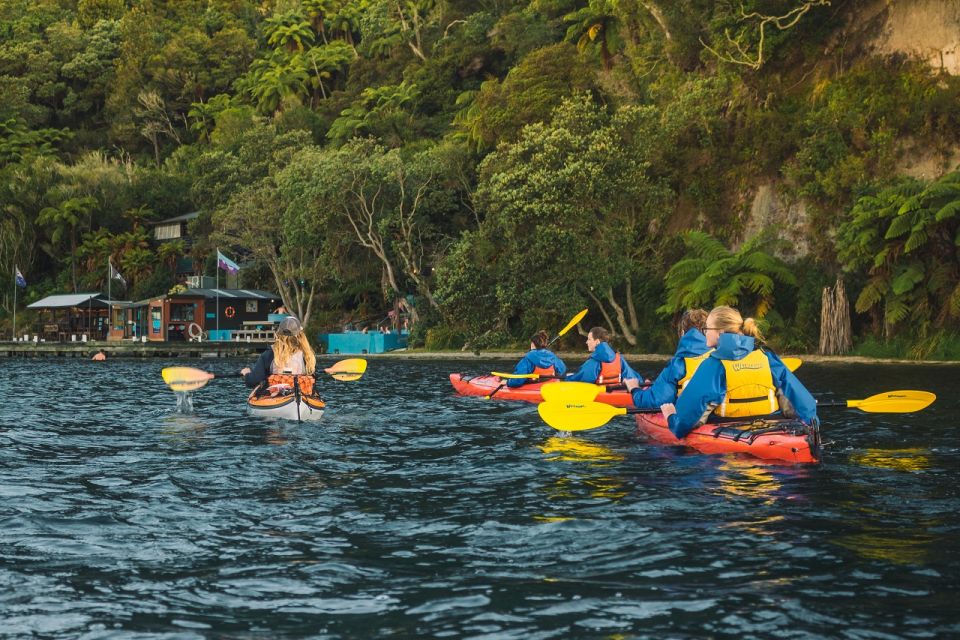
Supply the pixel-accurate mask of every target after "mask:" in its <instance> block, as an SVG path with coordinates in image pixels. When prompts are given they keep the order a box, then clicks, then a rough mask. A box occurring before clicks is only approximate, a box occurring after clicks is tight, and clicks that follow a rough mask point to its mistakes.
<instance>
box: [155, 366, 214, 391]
mask: <svg viewBox="0 0 960 640" xmlns="http://www.w3.org/2000/svg"><path fill="white" fill-rule="evenodd" d="M160 375H161V377H163V381H164V382H166V383H167V386H168V387H170V388H171V389H173V390H174V391H196V390H197V389H200V388H201V387H204V386H206V384H207V383H208V382H210V381H211V380H213V374H212V373H207V372H206V371H202V370H200V369H194V368H193V367H167V368H165V369H163V370H162V371H161V372H160Z"/></svg>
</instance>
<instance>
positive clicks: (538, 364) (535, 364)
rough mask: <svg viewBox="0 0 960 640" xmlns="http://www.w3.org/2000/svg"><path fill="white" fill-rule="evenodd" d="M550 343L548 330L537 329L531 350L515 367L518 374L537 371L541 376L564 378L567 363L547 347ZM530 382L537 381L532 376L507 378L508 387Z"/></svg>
mask: <svg viewBox="0 0 960 640" xmlns="http://www.w3.org/2000/svg"><path fill="white" fill-rule="evenodd" d="M549 343H550V336H549V335H548V334H547V332H546V331H543V330H540V331H537V332H536V333H535V334H533V336H532V337H531V338H530V351H528V352H527V355H525V356H523V358H521V360H520V362H518V363H517V366H515V367H514V368H513V372H514V373H516V374H521V375H522V374H527V373H536V374H539V375H540V376H546V377H549V378H553V377H559V378H562V377H563V376H564V375H565V374H566V373H567V365H565V364H564V363H563V360H561V359H560V358H559V357H558V356H557V355H556V354H555V353H554V352H553V351H550V350H549V349H547V345H548V344H549ZM528 382H537V380H535V379H530V378H526V379H525V378H516V379H510V380H507V386H508V387H522V386H523V385H524V384H526V383H528Z"/></svg>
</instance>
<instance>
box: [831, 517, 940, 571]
mask: <svg viewBox="0 0 960 640" xmlns="http://www.w3.org/2000/svg"><path fill="white" fill-rule="evenodd" d="M861 526H862V528H863V533H856V534H852V535H848V536H839V537H837V538H836V539H835V540H834V542H836V543H837V544H838V545H840V546H841V547H844V548H846V549H849V550H851V551H853V552H855V553H856V554H857V555H860V556H863V557H864V558H868V559H870V560H883V561H886V562H892V563H894V564H900V565H907V564H918V563H922V562H926V561H927V559H928V557H929V553H930V548H931V544H932V543H933V542H934V541H935V540H936V536H934V535H932V534H929V533H927V532H926V531H925V530H924V529H925V528H926V527H925V526H924V525H923V524H921V523H917V524H916V526H915V527H913V526H906V527H894V526H890V525H887V526H884V525H879V526H878V525H873V524H870V523H865V524H862V525H861Z"/></svg>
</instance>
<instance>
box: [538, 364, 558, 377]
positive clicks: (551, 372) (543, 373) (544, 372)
mask: <svg viewBox="0 0 960 640" xmlns="http://www.w3.org/2000/svg"><path fill="white" fill-rule="evenodd" d="M533 372H534V373H535V374H537V375H538V376H540V377H541V378H543V377H548V378H556V377H557V369H556V367H554V366H553V365H550V366H549V367H534V368H533Z"/></svg>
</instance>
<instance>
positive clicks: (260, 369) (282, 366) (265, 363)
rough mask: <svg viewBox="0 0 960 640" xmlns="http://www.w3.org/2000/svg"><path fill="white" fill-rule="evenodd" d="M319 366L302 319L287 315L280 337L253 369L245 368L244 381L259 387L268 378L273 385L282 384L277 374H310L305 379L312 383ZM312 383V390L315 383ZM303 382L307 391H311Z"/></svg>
mask: <svg viewBox="0 0 960 640" xmlns="http://www.w3.org/2000/svg"><path fill="white" fill-rule="evenodd" d="M316 366H317V356H316V355H315V354H314V352H313V348H312V347H311V346H310V342H309V341H308V340H307V335H306V333H304V331H303V327H302V326H301V325H300V321H299V320H297V319H296V318H295V317H293V316H287V317H286V318H284V319H283V320H281V321H280V324H279V325H278V326H277V337H276V339H275V340H274V342H273V345H271V346H270V347H268V348H267V350H266V351H264V352H263V353H261V354H260V357H259V358H258V359H257V362H256V364H254V365H253V369H250V367H244V368H243V369H241V370H240V374H241V375H243V382H244V383H245V384H246V385H247V386H248V387H256V386H258V385H260V384H262V383H263V381H264V380H266V381H267V382H269V383H270V384H271V385H272V384H280V383H281V381H279V380H276V381H275V380H271V378H274V377H284V380H285V377H287V376H306V378H305V380H304V382H306V381H307V380H309V381H310V382H312V376H313V372H314V370H315V369H316ZM307 384H309V388H310V389H311V390H312V389H313V385H312V384H311V383H307ZM305 386H306V385H304V384H301V389H302V390H303V392H304V393H307V394H309V393H310V391H307V390H306V389H305V388H304V387H305Z"/></svg>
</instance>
